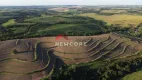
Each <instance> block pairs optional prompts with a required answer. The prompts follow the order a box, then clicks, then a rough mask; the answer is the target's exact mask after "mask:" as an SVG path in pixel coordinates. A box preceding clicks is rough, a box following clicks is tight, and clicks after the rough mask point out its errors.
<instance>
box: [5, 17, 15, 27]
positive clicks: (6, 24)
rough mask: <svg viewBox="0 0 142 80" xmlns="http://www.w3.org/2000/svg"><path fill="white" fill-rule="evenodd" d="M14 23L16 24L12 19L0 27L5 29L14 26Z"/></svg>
mask: <svg viewBox="0 0 142 80" xmlns="http://www.w3.org/2000/svg"><path fill="white" fill-rule="evenodd" d="M15 23H16V22H15V20H14V19H11V20H8V21H7V22H5V23H3V24H2V26H3V27H7V26H9V25H13V24H15Z"/></svg>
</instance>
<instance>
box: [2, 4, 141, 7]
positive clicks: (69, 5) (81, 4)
mask: <svg viewBox="0 0 142 80" xmlns="http://www.w3.org/2000/svg"><path fill="white" fill-rule="evenodd" d="M0 6H4V7H5V6H142V4H106V5H89V4H88V5H87V4H81V5H79V4H61V5H58V4H57V5H56V4H51V5H0Z"/></svg>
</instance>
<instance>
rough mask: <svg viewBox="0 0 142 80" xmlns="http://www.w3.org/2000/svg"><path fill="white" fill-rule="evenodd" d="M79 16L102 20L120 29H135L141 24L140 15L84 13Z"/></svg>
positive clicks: (141, 18) (141, 17)
mask: <svg viewBox="0 0 142 80" xmlns="http://www.w3.org/2000/svg"><path fill="white" fill-rule="evenodd" d="M80 16H88V17H92V18H94V19H98V20H103V21H105V22H107V23H108V24H109V25H110V24H114V25H119V26H122V27H137V26H138V25H139V24H140V23H142V16H140V15H129V14H115V15H110V16H108V15H99V14H96V13H84V14H80Z"/></svg>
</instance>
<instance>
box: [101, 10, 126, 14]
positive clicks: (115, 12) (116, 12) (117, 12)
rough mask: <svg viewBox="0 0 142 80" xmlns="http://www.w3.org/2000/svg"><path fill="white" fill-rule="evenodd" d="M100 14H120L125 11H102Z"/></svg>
mask: <svg viewBox="0 0 142 80" xmlns="http://www.w3.org/2000/svg"><path fill="white" fill-rule="evenodd" d="M101 13H114V14H120V13H127V11H126V10H102V11H101Z"/></svg>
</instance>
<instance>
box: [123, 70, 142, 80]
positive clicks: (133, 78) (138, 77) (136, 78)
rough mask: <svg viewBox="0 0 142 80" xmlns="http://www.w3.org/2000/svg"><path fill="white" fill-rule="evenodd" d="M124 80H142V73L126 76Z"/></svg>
mask: <svg viewBox="0 0 142 80" xmlns="http://www.w3.org/2000/svg"><path fill="white" fill-rule="evenodd" d="M122 80H142V71H138V72H135V73H132V74H130V75H127V76H125V77H124V78H122Z"/></svg>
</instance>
